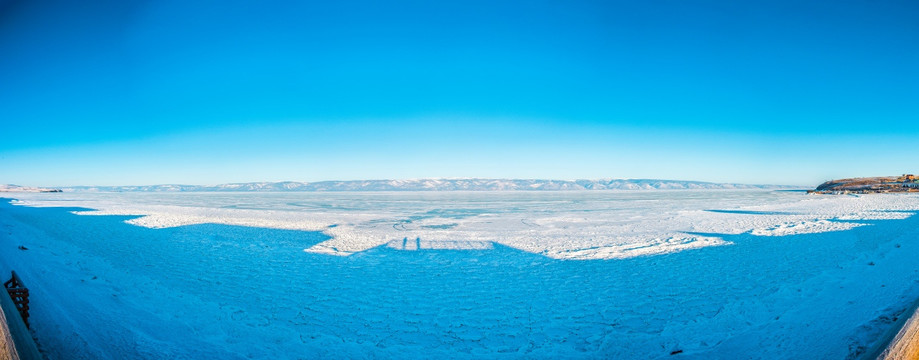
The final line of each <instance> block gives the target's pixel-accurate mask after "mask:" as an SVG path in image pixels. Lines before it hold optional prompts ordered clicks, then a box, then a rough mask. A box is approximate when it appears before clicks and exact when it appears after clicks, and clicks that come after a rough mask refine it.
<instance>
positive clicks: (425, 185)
mask: <svg viewBox="0 0 919 360" xmlns="http://www.w3.org/2000/svg"><path fill="white" fill-rule="evenodd" d="M786 188H794V187H791V186H781V185H748V184H724V183H710V182H701V181H681V180H653V179H604V180H520V179H412V180H349V181H320V182H311V183H309V182H293V181H284V182H251V183H236V184H222V185H149V186H74V187H68V188H64V190H65V191H119V192H120V191H460V190H465V191H500V190H543V191H546V190H550V191H551V190H655V189H786Z"/></svg>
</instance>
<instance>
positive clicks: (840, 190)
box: [807, 174, 919, 195]
mask: <svg viewBox="0 0 919 360" xmlns="http://www.w3.org/2000/svg"><path fill="white" fill-rule="evenodd" d="M908 192H919V177H916V176H915V175H913V174H904V175H902V176H887V177H869V178H851V179H840V180H830V181H827V182H825V183H823V184H820V186H817V188H816V189H814V190H808V192H807V193H808V194H833V195H841V194H881V193H908Z"/></svg>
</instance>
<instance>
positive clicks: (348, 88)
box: [0, 0, 919, 186]
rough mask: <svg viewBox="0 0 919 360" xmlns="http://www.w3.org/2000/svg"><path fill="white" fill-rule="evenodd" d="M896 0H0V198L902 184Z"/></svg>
mask: <svg viewBox="0 0 919 360" xmlns="http://www.w3.org/2000/svg"><path fill="white" fill-rule="evenodd" d="M917 19H919V2H917V1H914V0H903V1H887V0H874V1H860V0H858V1H856V0H839V1H799V0H794V1H684V0H674V1H661V0H649V1H621V2H620V1H597V2H584V1H520V2H510V1H507V2H501V1H481V2H480V1H469V0H464V1H455V2H452V1H411V2H389V1H368V2H354V1H316V2H309V1H289V2H287V1H251V2H241V1H209V2H201V1H186V0H182V1H169V0H157V1H124V0H117V1H115V0H112V1H85V2H84V1H33V0H21V1H20V0H13V1H9V0H0V183H14V184H20V185H33V186H65V185H144V184H161V183H185V184H218V183H227V182H246V181H282V180H293V181H319V180H350V179H390V178H396V179H404V178H427V177H498V178H552V179H578V178H589V179H598V178H659V179H681V180H702V181H715V182H745V183H779V184H800V185H815V184H817V183H819V182H821V181H824V180H827V179H830V178H837V177H849V176H874V175H897V174H901V173H904V172H919V156H917V155H919V150H917V147H916V145H917V143H919V20H917Z"/></svg>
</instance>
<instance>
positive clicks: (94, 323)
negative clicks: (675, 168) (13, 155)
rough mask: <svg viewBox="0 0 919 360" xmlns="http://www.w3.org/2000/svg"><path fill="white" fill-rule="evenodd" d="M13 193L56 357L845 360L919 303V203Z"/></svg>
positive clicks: (784, 197)
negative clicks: (740, 359) (748, 359)
mask: <svg viewBox="0 0 919 360" xmlns="http://www.w3.org/2000/svg"><path fill="white" fill-rule="evenodd" d="M10 196H13V197H15V198H16V199H15V200H13V199H8V200H2V201H0V226H2V228H0V246H2V247H3V248H4V249H5V250H2V251H0V265H2V268H0V270H4V271H8V270H9V269H15V270H16V271H17V272H18V273H19V274H20V276H21V277H22V278H23V280H24V281H25V282H26V283H27V285H28V286H29V287H30V290H31V292H32V320H31V322H32V328H33V330H34V331H35V334H36V336H37V338H38V340H39V343H40V347H41V349H42V350H43V351H44V352H45V353H46V354H47V355H48V357H49V358H51V359H65V358H77V359H80V358H85V359H96V358H112V359H120V358H163V359H166V358H169V359H173V358H221V359H236V358H264V359H272V358H316V357H334V358H438V357H450V358H457V357H458V358H468V357H486V358H557V357H562V358H641V359H644V358H667V359H671V358H672V359H676V358H698V359H711V358H725V359H734V358H756V359H776V358H813V359H822V358H825V359H845V358H855V357H857V356H858V355H859V354H861V353H862V352H864V351H865V348H867V347H870V346H871V345H872V344H873V343H874V342H875V341H876V340H877V339H878V337H879V336H880V334H881V333H883V332H884V331H886V330H888V329H889V328H890V326H891V324H892V322H893V321H894V319H895V318H897V317H898V316H900V314H901V313H902V312H903V310H904V309H905V308H906V306H907V305H908V304H909V303H911V302H912V301H914V300H915V299H916V298H919V262H917V261H915V259H916V258H917V256H919V217H916V216H914V213H915V212H919V196H911V195H906V194H901V195H869V196H861V197H856V196H808V195H804V194H803V193H799V192H787V191H767V190H729V191H725V190H701V191H694V190H682V191H635V192H615V191H590V192H579V191H573V192H426V193H422V192H399V193H395V192H393V193H56V194H37V193H36V194H32V193H22V194H18V193H17V194H10ZM81 215H110V216H81ZM19 246H23V247H25V248H26V249H27V250H18V249H17V248H18V247H19ZM7 274H8V273H7Z"/></svg>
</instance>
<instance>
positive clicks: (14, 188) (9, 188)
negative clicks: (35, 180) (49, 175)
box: [0, 184, 61, 192]
mask: <svg viewBox="0 0 919 360" xmlns="http://www.w3.org/2000/svg"><path fill="white" fill-rule="evenodd" d="M0 192H61V190H59V189H49V188H40V187H30V186H19V185H12V184H7V185H2V184H0Z"/></svg>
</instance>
